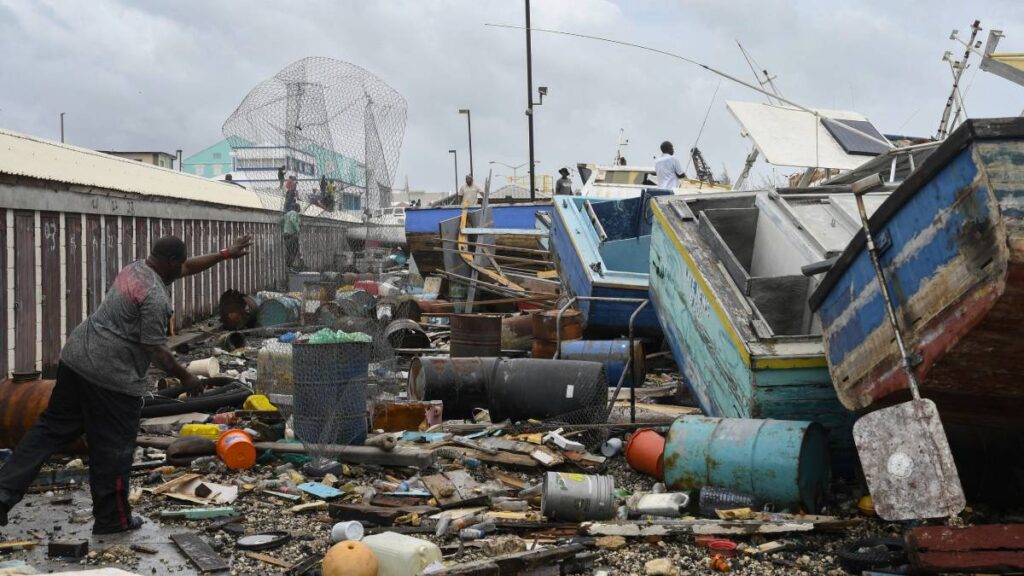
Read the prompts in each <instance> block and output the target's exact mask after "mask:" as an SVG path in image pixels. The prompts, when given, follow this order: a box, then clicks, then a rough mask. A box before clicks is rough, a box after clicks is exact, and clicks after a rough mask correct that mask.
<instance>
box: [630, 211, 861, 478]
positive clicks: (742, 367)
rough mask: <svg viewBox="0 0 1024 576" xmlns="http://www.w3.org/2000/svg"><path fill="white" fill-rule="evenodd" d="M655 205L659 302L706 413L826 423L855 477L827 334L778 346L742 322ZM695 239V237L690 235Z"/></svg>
mask: <svg viewBox="0 0 1024 576" xmlns="http://www.w3.org/2000/svg"><path fill="white" fill-rule="evenodd" d="M665 206H666V205H665V204H663V203H662V202H660V201H659V202H657V203H655V205H654V208H653V213H654V228H653V230H652V233H651V255H650V257H651V282H650V293H651V299H652V303H653V304H654V308H655V310H656V311H657V317H658V320H659V321H660V323H661V326H662V329H663V332H664V334H665V339H666V340H667V342H668V343H669V346H670V348H671V349H672V353H673V356H674V357H675V359H676V363H677V364H678V365H679V368H680V371H681V372H682V374H683V378H684V380H685V382H686V384H687V386H688V387H689V388H690V391H691V394H692V395H693V397H694V398H695V399H696V400H697V402H698V404H699V405H700V407H701V410H702V411H703V412H704V414H705V415H708V416H715V417H729V418H773V419H779V420H800V421H813V422H818V423H820V424H822V425H823V426H825V428H826V429H827V430H828V431H829V444H830V451H831V453H832V456H833V464H834V467H835V468H834V469H835V471H836V472H837V473H839V474H842V475H846V476H848V475H850V473H851V472H852V469H853V463H854V450H853V438H852V436H851V427H852V425H853V416H854V414H853V413H852V412H850V411H848V410H846V409H845V408H844V407H843V406H842V405H841V404H840V403H839V401H838V399H837V398H836V392H835V390H834V389H833V387H832V381H831V379H830V377H829V373H828V368H827V365H826V363H825V357H824V351H823V349H822V346H821V342H820V339H806V341H803V342H800V343H791V344H788V345H786V346H785V347H788V348H789V349H788V350H785V351H784V350H782V348H784V346H779V347H778V349H773V347H772V346H770V345H769V346H762V345H759V344H758V343H757V339H756V337H755V336H754V335H752V334H751V333H750V331H749V329H748V327H747V326H739V325H737V324H738V320H737V318H738V316H737V315H736V313H735V312H736V310H735V308H736V307H737V306H741V305H740V304H738V303H737V302H735V301H734V300H735V299H736V296H735V293H734V291H733V289H732V288H731V287H729V286H727V285H726V284H725V282H724V281H723V280H724V278H723V277H722V276H720V275H719V273H720V270H721V266H720V264H719V263H718V261H717V259H715V258H713V257H711V256H710V255H709V254H708V253H707V252H706V251H698V250H695V249H692V247H691V245H688V244H687V243H686V242H684V238H683V237H681V235H680V233H679V230H678V229H677V228H674V227H673V226H672V225H671V224H670V223H669V219H670V218H671V217H672V215H671V214H669V213H667V210H666V209H665ZM685 240H687V241H690V242H692V241H694V239H693V238H686V239H685Z"/></svg>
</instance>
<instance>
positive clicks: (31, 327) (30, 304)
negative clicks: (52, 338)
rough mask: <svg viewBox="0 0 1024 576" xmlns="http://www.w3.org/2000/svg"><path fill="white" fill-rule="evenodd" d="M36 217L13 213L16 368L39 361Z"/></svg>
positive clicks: (30, 366)
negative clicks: (37, 347) (37, 349)
mask: <svg viewBox="0 0 1024 576" xmlns="http://www.w3.org/2000/svg"><path fill="white" fill-rule="evenodd" d="M35 231H36V218H35V213H34V212H22V211H18V212H15V213H14V369H15V370H18V371H29V370H34V369H35V365H36V250H35Z"/></svg>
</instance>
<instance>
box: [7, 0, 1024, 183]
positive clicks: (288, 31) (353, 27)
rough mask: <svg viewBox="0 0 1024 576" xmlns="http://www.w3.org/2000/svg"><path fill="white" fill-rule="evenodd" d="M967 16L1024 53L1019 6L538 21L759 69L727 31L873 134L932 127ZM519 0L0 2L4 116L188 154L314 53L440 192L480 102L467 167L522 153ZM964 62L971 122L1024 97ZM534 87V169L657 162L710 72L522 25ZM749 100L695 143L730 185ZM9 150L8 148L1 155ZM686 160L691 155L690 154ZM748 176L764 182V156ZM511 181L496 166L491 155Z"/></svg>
mask: <svg viewBox="0 0 1024 576" xmlns="http://www.w3.org/2000/svg"><path fill="white" fill-rule="evenodd" d="M975 19H980V20H981V25H982V27H983V28H984V30H983V32H982V33H981V34H980V35H979V38H980V39H982V40H984V39H985V38H986V37H987V34H988V29H990V28H996V29H1002V30H1003V31H1004V32H1005V34H1006V38H1005V39H1004V40H1003V42H1002V45H1001V49H1003V50H1005V51H1014V52H1024V2H1021V1H1020V0H972V1H966V0H955V1H934V0H919V1H912V0H903V1H898V2H893V1H892V0H878V1H862V2H857V1H852V0H842V1H838V0H836V1H832V0H829V1H825V0H811V1H783V0H680V1H675V2H670V1H653V0H650V1H645V0H634V1H628V2H625V1H624V2H609V1H605V0H533V26H534V27H537V28H555V29H561V30H566V31H574V32H581V33H587V34H595V35H601V36H607V37H611V38H615V39H621V40H626V41H631V42H636V43H640V44H645V45H649V46H651V47H655V48H659V49H663V50H668V51H671V52H675V53H678V54H681V55H684V56H687V57H690V58H693V59H695V60H698V61H701V62H704V63H707V64H709V65H712V66H715V67H718V68H720V69H722V70H725V71H728V72H731V73H733V74H735V75H737V76H739V77H741V78H742V79H744V80H747V81H751V80H752V78H753V77H752V74H751V72H750V69H749V68H748V66H747V63H746V62H745V60H744V59H743V56H742V54H741V53H740V51H739V49H738V48H737V46H736V41H737V40H739V41H740V42H742V43H743V45H744V47H745V48H746V49H747V50H748V51H749V52H750V53H751V54H752V55H753V56H754V58H755V59H756V60H757V62H758V63H759V64H760V65H761V66H762V67H763V68H767V69H768V70H769V71H770V72H771V74H773V75H775V76H777V79H776V83H777V86H778V87H779V88H780V90H781V91H782V93H783V94H784V95H786V96H787V97H789V98H791V99H793V100H796V101H797V102H800V103H801V104H803V105H806V106H810V107H820V108H842V109H851V110H855V111H857V112H860V113H862V114H864V115H866V116H867V117H868V118H869V119H870V120H871V121H872V122H874V124H875V125H876V126H878V127H879V129H880V130H882V132H885V133H895V132H898V133H902V134H914V135H923V136H927V135H932V134H934V132H935V130H936V128H937V125H938V122H939V118H940V116H941V113H942V108H943V106H944V104H945V101H946V98H947V96H948V94H949V89H950V71H949V66H948V64H946V63H945V62H942V60H941V57H942V54H943V52H945V51H946V50H952V51H953V52H954V54H956V55H957V57H958V58H959V57H960V56H961V55H962V53H963V47H962V46H960V45H958V44H956V43H955V42H952V41H950V40H949V39H948V37H949V33H950V31H951V30H952V29H954V28H958V29H960V30H961V34H962V35H963V36H965V37H966V35H967V34H968V33H969V30H968V28H969V26H970V24H971V22H972V21H973V20H975ZM485 23H508V24H515V25H522V23H523V3H522V2H520V1H513V0H444V1H442V0H437V1H433V0H402V1H399V0H394V1H391V0H380V1H369V2H367V1H347V2H343V1H338V0H320V1H301V2H300V1H289V2H283V1H276V2H264V1H253V0H245V1H226V0H225V1H218V0H174V1H146V2H135V1H129V0H124V1H116V0H62V1H52V2H50V1H42V0H24V1H21V0H0V127H2V128H7V129H11V130H15V131H19V132H26V133H29V134H34V135H38V136H43V137H48V138H53V139H58V138H59V124H58V113H59V112H62V111H63V112H66V113H67V114H66V117H65V126H66V134H67V141H68V142H70V143H72V144H76V145H81V146H86V147H91V148H98V149H118V150H131V149H138V150H166V151H168V152H172V153H173V152H174V150H175V149H178V148H181V149H184V151H185V155H186V156H187V155H188V154H190V153H193V152H195V151H198V150H200V149H201V148H203V147H205V146H207V145H209V144H212V143H214V142H217V141H218V140H220V139H221V138H222V135H221V126H222V124H223V123H224V120H225V119H226V118H227V117H228V115H229V114H230V113H231V112H232V111H233V110H234V109H235V108H236V107H237V106H238V104H239V103H240V102H241V100H242V98H243V97H244V96H245V95H246V93H247V92H248V91H249V90H250V89H252V88H253V87H254V86H255V85H256V84H258V83H259V82H260V81H262V80H265V79H267V78H269V77H270V76H272V75H273V74H274V73H275V72H277V71H279V70H280V69H282V68H284V67H285V66H287V65H288V64H290V63H292V62H294V61H295V60H298V59H300V58H303V57H306V56H326V57H331V58H337V59H340V60H345V61H348V62H352V63H354V64H357V65H359V66H361V67H363V68H365V69H367V70H369V71H370V72H372V73H374V74H376V75H377V76H378V77H380V78H381V79H382V80H383V81H385V82H386V83H388V84H390V85H391V86H392V87H394V88H395V89H396V90H398V92H400V93H401V94H402V95H403V96H405V98H406V100H407V102H408V124H407V128H406V133H405V141H404V144H403V146H402V153H401V160H400V163H399V165H398V170H397V177H396V185H397V187H401V186H403V185H404V180H405V177H406V176H408V179H409V182H410V185H411V187H412V188H414V189H424V188H425V189H428V190H438V191H439V190H449V189H450V188H451V186H452V179H453V176H452V164H451V156H450V155H449V154H448V152H447V151H448V149H450V148H453V147H454V148H457V149H458V150H459V161H460V167H459V168H460V172H463V173H465V172H466V171H467V168H468V167H467V159H468V154H467V153H466V151H467V142H466V125H465V117H464V116H460V115H458V113H457V111H458V109H459V108H466V107H468V108H471V109H472V111H473V112H472V113H473V145H474V146H473V153H474V160H475V168H476V172H477V176H478V179H479V178H480V175H481V174H486V172H487V169H488V161H491V160H494V161H499V162H504V163H507V164H513V165H515V164H522V163H525V162H526V159H527V131H526V126H527V123H526V117H525V116H524V114H523V111H524V110H525V108H526V87H525V86H526V67H525V42H524V33H523V31H521V30H507V29H498V28H491V27H485V26H484V24H485ZM972 62H973V63H974V66H972V67H971V68H970V69H969V70H968V71H967V72H966V74H965V77H964V85H963V88H964V89H966V90H967V98H966V107H967V110H968V112H969V114H970V116H972V117H983V116H1010V115H1017V114H1020V113H1021V111H1022V109H1024V87H1022V86H1018V85H1014V84H1011V83H1009V82H1008V81H1006V80H1003V79H1001V78H998V77H996V76H993V75H991V74H989V73H987V72H978V73H977V74H975V72H976V70H977V62H978V60H977V58H974V59H972ZM533 74H534V86H535V87H536V86H542V85H543V86H547V87H549V93H548V96H547V97H546V98H545V100H544V104H543V106H541V107H539V108H537V111H536V158H537V159H538V160H539V161H540V164H539V166H538V168H539V171H540V172H541V173H547V174H553V173H554V172H555V171H556V170H557V168H558V167H559V166H563V165H575V163H576V162H602V163H609V162H610V161H611V160H612V158H613V157H614V154H615V145H616V141H617V138H618V134H619V129H620V128H621V129H624V130H625V135H626V137H627V138H628V139H629V146H628V147H627V148H626V149H625V155H626V157H627V158H628V159H629V160H630V163H631V164H650V163H652V162H653V158H654V156H655V155H656V154H657V146H658V144H659V143H660V142H661V141H662V140H664V139H670V140H673V141H674V142H676V148H677V150H680V151H685V150H688V149H689V147H690V146H692V144H693V142H694V140H695V139H696V137H697V133H698V130H699V128H700V125H701V122H702V121H703V120H704V114H705V110H706V109H707V108H708V105H709V103H711V102H712V94H713V93H714V91H715V88H716V86H717V85H718V83H719V79H718V77H716V76H714V75H712V74H711V73H709V72H707V71H705V70H702V69H700V68H697V67H694V66H691V65H687V64H685V63H682V62H679V61H676V60H672V59H669V58H666V57H663V56H659V55H656V54H652V53H648V52H642V51H638V50H635V49H630V48H624V47H620V46H613V45H609V44H604V43H598V42H594V41H590V40H582V39H575V38H568V37H563V36H552V35H547V34H542V33H535V34H534V37H533ZM726 99H731V100H759V99H760V96H759V95H758V94H756V93H753V92H751V91H750V90H747V89H745V88H743V87H740V86H737V85H735V84H732V83H730V82H728V81H725V82H723V83H722V85H721V89H720V90H719V92H718V95H717V97H716V98H715V99H714V102H713V103H711V113H710V116H709V117H708V120H707V126H706V128H705V129H704V132H703V135H702V136H701V139H700V143H699V146H700V148H701V149H702V151H703V153H704V156H705V158H706V159H707V160H708V162H709V163H710V164H711V166H712V167H713V168H714V169H715V171H716V172H720V171H721V170H722V169H723V167H726V168H727V169H728V171H729V173H730V174H732V175H733V176H734V177H735V175H736V174H737V173H738V172H739V169H740V168H741V166H742V163H743V159H744V157H745V156H746V153H747V151H748V149H749V144H747V143H746V141H745V140H744V138H742V136H741V135H740V131H739V127H738V125H737V124H736V123H735V121H734V120H733V119H732V117H731V116H730V115H729V114H728V112H727V111H726V109H725V104H724V101H725V100H726ZM0 153H2V151H0ZM683 161H684V163H685V161H686V158H683ZM759 166H760V167H759V168H758V172H757V175H758V176H759V177H763V176H766V175H769V174H771V168H770V167H765V165H764V164H763V163H759ZM496 172H497V173H499V174H507V173H508V172H509V171H508V170H507V169H506V168H504V167H496Z"/></svg>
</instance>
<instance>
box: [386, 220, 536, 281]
mask: <svg viewBox="0 0 1024 576" xmlns="http://www.w3.org/2000/svg"><path fill="white" fill-rule="evenodd" d="M490 210H491V215H492V216H493V218H494V228H516V229H523V230H534V229H535V227H536V214H537V212H550V211H551V205H550V204H511V205H506V204H491V206H490ZM461 213H462V209H461V208H458V207H455V208H452V207H445V208H410V209H407V210H406V211H405V240H406V243H407V245H408V248H409V254H411V255H412V256H413V258H415V260H416V266H417V268H418V269H419V271H420V274H422V275H426V274H430V273H432V272H434V271H436V270H444V260H443V256H442V254H443V253H442V252H440V248H441V237H440V229H439V226H440V224H441V222H443V221H445V220H449V219H451V218H458V217H459V215H460V214H461ZM496 243H497V244H499V245H501V246H509V247H514V248H537V237H536V236H514V235H503V236H500V237H496ZM454 247H455V246H448V248H454Z"/></svg>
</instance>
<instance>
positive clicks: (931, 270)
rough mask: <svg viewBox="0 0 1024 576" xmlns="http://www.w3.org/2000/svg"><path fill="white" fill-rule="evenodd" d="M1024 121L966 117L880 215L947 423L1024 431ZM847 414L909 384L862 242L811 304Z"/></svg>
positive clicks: (900, 301) (914, 345)
mask: <svg viewBox="0 0 1024 576" xmlns="http://www.w3.org/2000/svg"><path fill="white" fill-rule="evenodd" d="M1022 217H1024V119H993V120H974V121H968V122H967V123H965V124H964V125H963V126H961V127H960V128H959V129H958V130H957V131H956V132H955V133H954V134H953V135H951V136H950V137H949V139H947V141H946V142H945V143H943V144H942V146H941V147H940V148H939V149H938V150H937V151H936V152H935V153H934V154H933V155H932V157H931V158H929V159H928V161H927V162H926V163H925V164H924V165H922V167H921V168H920V169H919V170H918V171H917V172H915V173H914V174H913V175H912V176H911V177H910V178H908V179H907V180H906V181H905V182H904V184H903V185H901V186H900V188H899V189H898V190H896V191H895V192H894V193H893V194H892V196H891V197H890V198H889V200H888V201H886V203H885V204H883V205H882V206H881V207H880V208H879V209H878V211H877V212H876V213H875V215H874V216H873V217H872V218H871V228H872V234H873V235H874V236H875V238H876V242H880V244H881V246H883V248H884V250H883V252H882V254H881V262H882V266H883V269H884V270H885V274H886V278H887V281H888V283H889V290H890V293H891V294H892V298H893V300H894V302H893V303H894V305H895V306H896V308H897V318H898V321H899V323H900V325H901V328H902V330H903V332H904V338H905V339H906V340H907V344H908V347H909V352H910V353H911V354H912V355H914V356H916V357H917V359H918V363H917V364H916V365H915V367H914V369H915V371H916V374H917V376H918V378H919V379H920V381H921V391H922V394H923V395H924V396H925V397H928V398H931V399H933V400H934V401H935V402H936V404H938V407H939V411H940V413H941V414H942V417H943V420H944V421H945V422H947V423H962V424H982V425H985V426H996V427H1009V428H1021V426H1022V423H1024V419H1021V418H1020V413H1021V410H1022V409H1024V366H1022V365H1021V364H1020V363H1018V362H1017V361H1016V360H1017V359H1018V358H1020V357H1021V356H1022V355H1024V223H1022ZM811 304H812V307H814V308H815V309H816V311H817V313H818V316H819V317H820V319H821V322H822V328H823V332H824V337H825V343H826V354H827V357H828V362H829V369H830V372H831V374H832V379H833V381H834V382H835V386H836V390H837V392H838V394H839V398H840V400H841V401H842V402H843V404H844V405H845V406H847V407H849V408H850V409H854V410H867V409H873V408H877V407H879V406H882V405H886V404H888V403H892V402H895V401H898V400H902V399H903V398H905V397H906V396H907V391H906V387H907V379H906V376H905V374H904V372H903V370H902V369H901V368H900V363H899V354H898V350H897V349H896V346H895V343H894V341H893V338H892V329H891V328H890V327H889V325H888V322H887V321H886V318H885V311H884V307H883V301H882V298H881V294H880V291H879V289H878V286H877V283H876V281H875V277H874V273H873V269H872V267H871V261H870V255H869V254H868V253H867V251H866V250H865V249H864V242H863V235H859V236H858V237H856V238H854V240H853V241H852V242H851V244H850V246H849V247H848V248H847V250H846V251H845V252H844V253H843V255H842V256H841V257H840V260H839V261H838V262H837V263H836V265H835V266H833V268H832V270H830V271H829V273H828V274H827V275H826V277H825V279H824V280H823V281H822V284H821V285H820V286H819V288H818V290H816V291H815V293H814V295H813V296H812V299H811Z"/></svg>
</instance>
